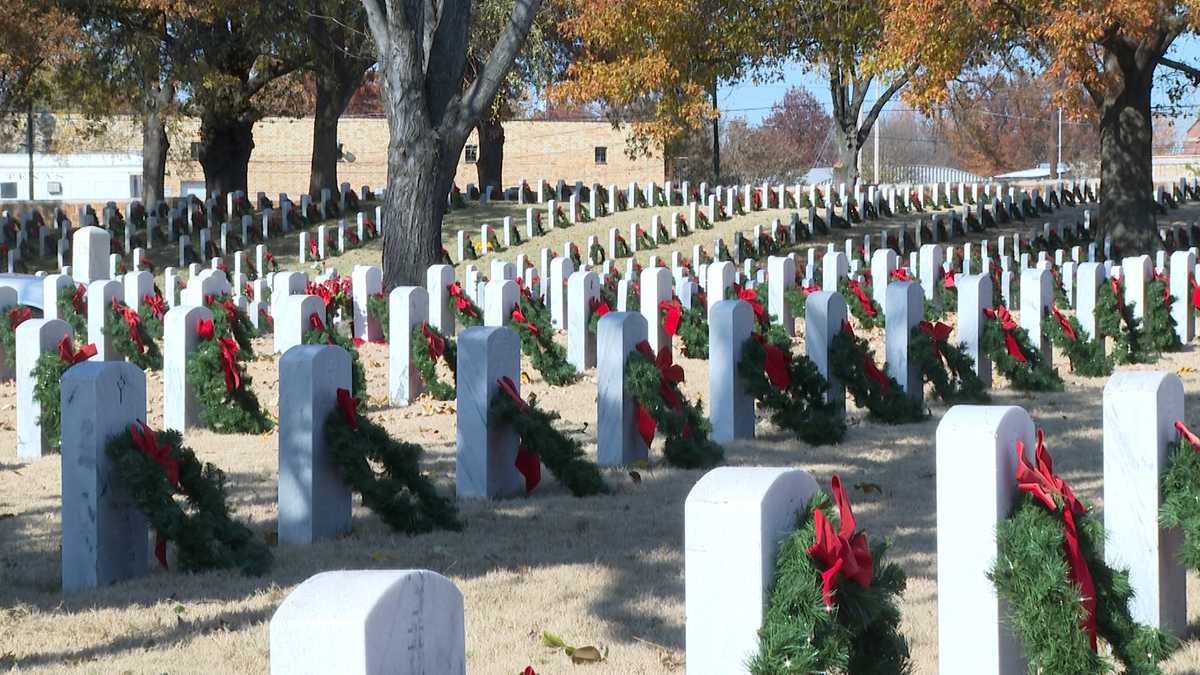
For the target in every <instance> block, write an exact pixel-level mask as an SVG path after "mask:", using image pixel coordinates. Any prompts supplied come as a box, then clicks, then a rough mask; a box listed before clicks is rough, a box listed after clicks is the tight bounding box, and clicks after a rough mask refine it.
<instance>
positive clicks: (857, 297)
mask: <svg viewBox="0 0 1200 675" xmlns="http://www.w3.org/2000/svg"><path fill="white" fill-rule="evenodd" d="M870 291H871V287H870V285H868V284H863V283H860V282H858V281H857V280H855V279H850V278H847V277H843V278H842V279H840V280H839V281H838V292H839V293H841V294H842V297H844V298H846V299H847V302H846V304H847V305H849V307H850V313H851V314H853V315H854V319H855V321H857V322H858V326H859V328H861V329H862V330H871V329H873V328H879V327H880V326H881V325H883V310H882V309H880V307H879V303H877V302H875V300H874V299H872V298H871V294H870Z"/></svg>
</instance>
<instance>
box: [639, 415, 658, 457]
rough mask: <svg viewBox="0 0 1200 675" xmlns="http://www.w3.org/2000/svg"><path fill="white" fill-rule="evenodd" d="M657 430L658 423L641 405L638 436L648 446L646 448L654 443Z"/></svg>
mask: <svg viewBox="0 0 1200 675" xmlns="http://www.w3.org/2000/svg"><path fill="white" fill-rule="evenodd" d="M657 429H658V421H657V420H655V419H654V417H653V416H652V415H651V414H650V412H649V411H647V410H646V409H645V408H643V407H642V406H641V405H638V406H637V430H638V435H639V436H641V437H642V441H643V442H644V443H645V444H646V447H650V444H651V443H653V442H654V432H655V431H656V430H657Z"/></svg>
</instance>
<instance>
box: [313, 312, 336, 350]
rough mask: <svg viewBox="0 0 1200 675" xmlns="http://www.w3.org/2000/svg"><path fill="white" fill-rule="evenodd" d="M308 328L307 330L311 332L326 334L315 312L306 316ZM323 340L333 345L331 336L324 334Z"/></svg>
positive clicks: (323, 324) (323, 323)
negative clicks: (309, 329)
mask: <svg viewBox="0 0 1200 675" xmlns="http://www.w3.org/2000/svg"><path fill="white" fill-rule="evenodd" d="M308 326H309V328H312V329H313V330H319V331H321V332H322V333H326V331H325V322H324V321H322V320H321V317H320V316H319V315H318V314H317V313H316V312H313V313H312V314H309V315H308ZM325 338H326V340H327V341H328V342H329V344H333V336H332V335H329V334H328V333H326V335H325Z"/></svg>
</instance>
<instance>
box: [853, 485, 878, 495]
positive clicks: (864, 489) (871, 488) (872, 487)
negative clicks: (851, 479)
mask: <svg viewBox="0 0 1200 675" xmlns="http://www.w3.org/2000/svg"><path fill="white" fill-rule="evenodd" d="M854 489H856V490H861V491H862V492H863V493H864V494H868V495H869V494H871V493H872V492H877V493H879V494H883V488H882V487H880V486H879V483H867V482H863V483H855V484H854Z"/></svg>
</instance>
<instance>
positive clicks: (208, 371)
mask: <svg viewBox="0 0 1200 675" xmlns="http://www.w3.org/2000/svg"><path fill="white" fill-rule="evenodd" d="M214 316H215V315H214ZM208 324H209V322H207V321H202V322H201V326H200V339H199V341H198V342H197V344H196V349H195V350H194V351H193V352H192V353H191V354H188V358H187V365H186V366H185V368H186V369H187V378H188V382H190V383H191V386H192V393H193V394H195V396H196V401H197V402H198V403H200V413H199V420H200V423H201V424H202V425H204V426H205V427H206V428H208V429H211V430H213V431H215V432H217V433H220V434H262V433H266V432H268V431H270V430H271V428H272V427H273V426H274V425H273V424H272V422H271V419H270V418H269V417H268V416H267V413H266V412H265V411H264V410H263V408H262V405H261V404H260V403H259V402H258V397H257V396H255V395H254V392H253V391H252V390H251V389H250V383H251V379H250V376H249V375H248V374H247V373H246V368H245V366H244V365H242V364H243V361H245V360H246V358H247V353H246V352H245V351H244V350H242V349H241V348H240V347H238V345H237V341H236V340H234V339H233V338H232V337H230V336H229V333H227V332H226V333H222V332H221V330H220V328H219V327H218V326H217V324H216V321H215V320H214V321H213V322H212V323H211V325H208Z"/></svg>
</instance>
